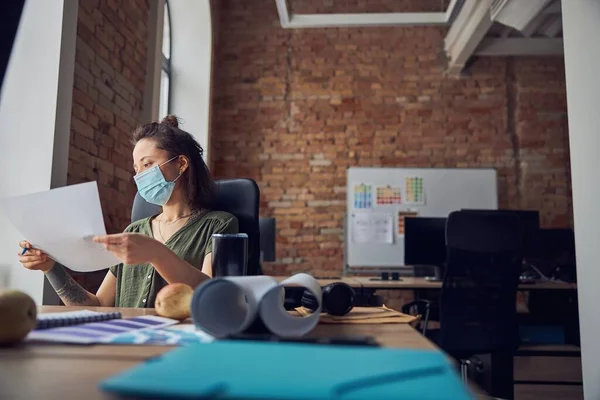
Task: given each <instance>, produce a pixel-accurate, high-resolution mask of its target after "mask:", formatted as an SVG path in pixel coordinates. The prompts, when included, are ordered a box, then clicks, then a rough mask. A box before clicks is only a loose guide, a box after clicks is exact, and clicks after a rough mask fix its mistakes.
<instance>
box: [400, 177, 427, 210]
mask: <svg viewBox="0 0 600 400" xmlns="http://www.w3.org/2000/svg"><path fill="white" fill-rule="evenodd" d="M404 189H405V203H406V204H414V205H425V189H424V187H423V178H422V177H420V176H408V177H406V178H404Z"/></svg>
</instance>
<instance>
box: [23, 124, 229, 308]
mask: <svg viewBox="0 0 600 400" xmlns="http://www.w3.org/2000/svg"><path fill="white" fill-rule="evenodd" d="M133 144H134V146H135V147H134V149H133V160H134V166H133V169H134V170H135V173H136V175H135V176H134V180H135V183H136V185H137V188H138V192H139V193H140V195H141V196H142V197H143V198H144V199H145V200H146V201H148V202H150V203H153V204H157V205H160V206H162V212H161V213H160V214H158V215H155V216H152V217H149V218H145V219H142V220H140V221H137V222H134V223H132V224H131V225H130V226H128V227H127V229H125V232H124V233H122V234H116V235H106V236H97V237H95V238H94V241H96V242H97V243H102V244H104V246H105V247H106V248H107V249H108V250H109V251H111V252H112V253H114V254H115V255H116V256H117V257H118V258H119V259H120V260H121V262H122V263H121V264H119V265H116V266H113V267H111V268H110V270H109V272H108V273H107V274H106V276H105V278H104V281H103V282H102V284H101V285H100V288H99V289H98V291H97V292H96V294H92V293H90V292H88V291H87V290H85V289H83V288H82V287H81V286H80V285H79V284H78V283H77V282H75V280H74V279H73V278H71V277H70V276H69V275H68V273H67V271H66V269H65V268H64V267H63V266H62V265H60V264H58V263H56V262H55V261H54V260H52V259H50V258H49V257H48V256H47V255H46V254H45V253H44V252H42V251H41V250H39V249H35V248H32V246H31V244H30V243H29V242H27V241H21V242H20V243H19V245H20V246H21V248H22V249H27V251H25V252H24V253H19V255H20V262H21V263H22V264H23V266H24V267H25V268H27V269H30V270H41V271H43V272H44V273H45V275H46V277H47V278H48V281H49V282H50V284H52V287H53V288H54V290H56V293H57V294H58V295H59V296H60V298H61V299H62V300H63V302H64V303H65V304H66V305H87V306H117V307H154V300H155V298H156V293H157V292H158V291H159V290H160V289H161V288H162V287H163V286H165V285H166V284H168V283H175V282H182V283H186V284H188V285H190V286H192V287H195V286H197V285H199V284H200V283H202V282H204V281H205V280H207V279H210V278H211V276H212V257H211V247H212V239H211V237H212V235H213V234H214V233H237V232H238V221H237V219H236V218H235V217H234V216H233V215H231V214H229V213H225V212H221V211H211V206H212V204H213V201H214V198H215V184H214V182H213V180H212V178H211V176H210V174H209V172H208V168H207V167H206V164H205V163H204V160H203V159H202V153H203V150H202V147H200V145H199V144H198V143H197V142H196V140H194V138H193V137H192V136H191V135H190V134H189V133H187V132H185V131H183V130H181V129H179V127H178V121H177V118H176V117H174V116H168V117H166V118H165V119H163V121H162V122H160V123H157V122H152V123H149V124H146V125H144V126H142V127H140V128H138V129H137V130H136V131H135V132H134V133H133Z"/></svg>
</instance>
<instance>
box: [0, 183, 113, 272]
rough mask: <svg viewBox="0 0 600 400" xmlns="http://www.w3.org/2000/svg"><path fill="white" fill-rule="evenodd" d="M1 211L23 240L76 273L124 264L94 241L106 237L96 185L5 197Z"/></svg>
mask: <svg viewBox="0 0 600 400" xmlns="http://www.w3.org/2000/svg"><path fill="white" fill-rule="evenodd" d="M0 212H2V213H3V214H4V215H5V217H6V219H7V220H9V221H10V222H11V223H12V224H13V225H14V226H15V228H16V229H17V230H18V231H19V232H20V233H21V235H22V236H23V240H27V241H29V242H30V243H31V244H32V246H33V247H36V248H39V249H41V250H42V251H44V252H45V253H47V254H48V255H49V256H50V257H51V258H52V259H54V260H55V261H57V262H59V263H60V264H62V265H64V266H65V267H68V268H70V269H72V270H74V271H79V272H90V271H97V270H101V269H105V268H108V267H111V266H113V265H116V264H118V263H120V261H119V259H118V258H116V257H115V256H114V255H113V254H112V253H111V252H109V251H108V250H106V249H105V248H104V246H103V245H101V244H98V243H94V242H93V241H92V238H93V237H94V236H96V235H105V234H106V229H105V227H104V218H103V217H102V208H101V207H100V196H99V194H98V185H97V184H96V182H87V183H81V184H77V185H71V186H65V187H61V188H57V189H52V190H48V191H45V192H39V193H32V194H27V195H24V196H17V197H10V198H3V199H0Z"/></svg>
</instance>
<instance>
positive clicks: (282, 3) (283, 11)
mask: <svg viewBox="0 0 600 400" xmlns="http://www.w3.org/2000/svg"><path fill="white" fill-rule="evenodd" d="M275 4H276V5H277V12H278V13H279V22H280V23H281V27H282V28H287V27H288V25H289V24H290V15H289V13H288V7H287V1H286V0H275Z"/></svg>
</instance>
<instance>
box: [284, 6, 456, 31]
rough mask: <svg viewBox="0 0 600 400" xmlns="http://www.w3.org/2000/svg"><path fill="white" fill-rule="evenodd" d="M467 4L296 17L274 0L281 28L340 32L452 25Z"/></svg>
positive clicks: (301, 15)
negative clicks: (434, 9) (343, 29)
mask: <svg viewBox="0 0 600 400" xmlns="http://www.w3.org/2000/svg"><path fill="white" fill-rule="evenodd" d="M464 2H465V0H451V1H450V4H449V5H448V8H447V9H446V11H443V12H413V13H408V12H406V13H405V12H401V13H352V14H342V13H340V14H294V13H290V12H289V9H288V6H287V1H286V0H275V3H276V5H277V11H278V13H279V21H280V23H281V27H282V28H288V29H300V28H341V27H371V26H423V25H429V26H433V25H438V26H439V25H441V26H444V25H449V24H450V21H451V20H452V19H453V18H454V17H455V16H456V14H457V12H458V10H459V8H460V5H462V3H464Z"/></svg>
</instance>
